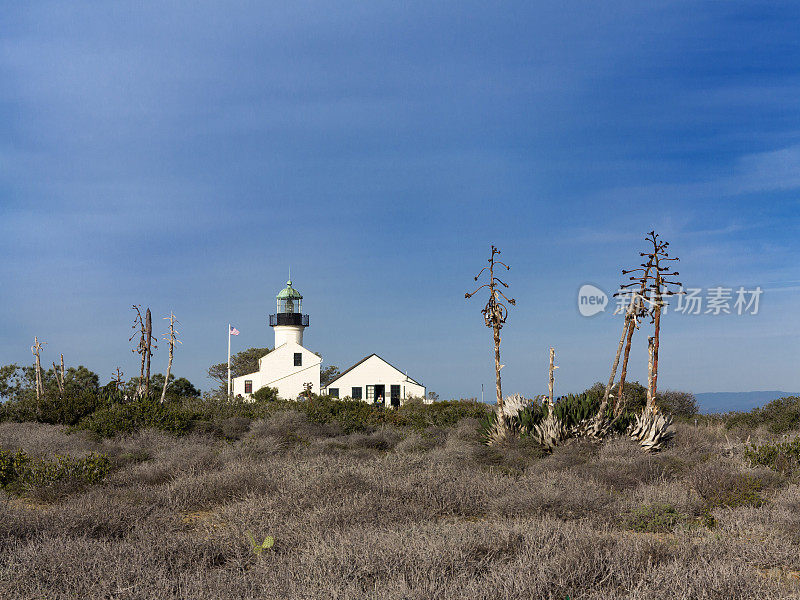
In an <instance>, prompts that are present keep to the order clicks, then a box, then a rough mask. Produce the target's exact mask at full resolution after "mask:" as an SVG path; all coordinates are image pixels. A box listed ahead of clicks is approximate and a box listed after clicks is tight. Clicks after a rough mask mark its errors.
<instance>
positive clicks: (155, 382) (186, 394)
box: [112, 373, 200, 400]
mask: <svg viewBox="0 0 800 600" xmlns="http://www.w3.org/2000/svg"><path fill="white" fill-rule="evenodd" d="M165 381H166V378H165V377H164V374H163V373H156V374H155V375H153V376H152V377H151V378H150V389H151V390H152V391H151V395H152V396H154V397H155V398H160V392H159V391H158V390H163V389H164V382H165ZM112 383H113V382H112ZM142 388H144V385H143V384H142V383H141V382H140V381H139V378H138V377H133V378H131V379H130V381H128V382H127V383H126V384H125V393H126V395H128V396H130V395H133V394H135V393H136V390H137V389H142ZM166 389H167V393H166V396H165V398H166V399H167V400H180V399H181V398H198V397H199V396H200V390H198V389H197V388H196V387H194V385H192V382H191V381H189V380H188V379H186V378H185V377H179V378H177V379H176V378H175V375H174V374H172V373H170V376H169V382H168V383H167V385H166ZM156 394H158V395H156Z"/></svg>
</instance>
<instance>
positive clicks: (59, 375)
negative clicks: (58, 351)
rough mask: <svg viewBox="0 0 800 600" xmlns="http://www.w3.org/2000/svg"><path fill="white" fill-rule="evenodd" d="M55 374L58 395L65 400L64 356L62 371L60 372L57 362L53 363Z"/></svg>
mask: <svg viewBox="0 0 800 600" xmlns="http://www.w3.org/2000/svg"><path fill="white" fill-rule="evenodd" d="M53 373H55V375H56V384H58V393H59V394H60V395H61V399H62V400H63V399H64V355H63V354H62V355H61V371H59V370H58V367H57V366H56V363H55V361H53Z"/></svg>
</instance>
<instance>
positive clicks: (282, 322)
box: [269, 279, 308, 348]
mask: <svg viewBox="0 0 800 600" xmlns="http://www.w3.org/2000/svg"><path fill="white" fill-rule="evenodd" d="M276 299H277V312H276V313H275V314H274V315H270V316H269V324H270V327H272V328H273V329H274V330H275V348H278V347H279V346H282V345H283V344H285V343H286V342H293V343H295V344H298V345H299V346H302V345H303V331H305V328H306V327H308V315H304V314H303V313H302V303H303V295H302V294H301V293H300V292H298V291H297V290H296V289H294V288H293V287H292V281H291V279H290V280H289V281H287V282H286V287H285V288H283V289H282V290H281V291H280V292H278V295H277V296H276Z"/></svg>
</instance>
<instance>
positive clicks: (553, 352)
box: [548, 347, 558, 412]
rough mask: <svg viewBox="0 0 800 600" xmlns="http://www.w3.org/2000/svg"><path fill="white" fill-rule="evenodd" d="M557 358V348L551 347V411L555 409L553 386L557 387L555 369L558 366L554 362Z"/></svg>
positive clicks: (549, 387)
mask: <svg viewBox="0 0 800 600" xmlns="http://www.w3.org/2000/svg"><path fill="white" fill-rule="evenodd" d="M555 358H556V349H555V348H553V347H551V348H550V380H549V386H548V389H549V392H550V394H549V400H548V402H549V404H550V412H552V411H553V406H554V401H553V388H554V387H555V370H556V369H557V368H558V367H556V366H555V365H554V364H553V362H554V361H555Z"/></svg>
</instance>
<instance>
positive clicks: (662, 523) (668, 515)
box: [625, 503, 686, 533]
mask: <svg viewBox="0 0 800 600" xmlns="http://www.w3.org/2000/svg"><path fill="white" fill-rule="evenodd" d="M685 520H686V516H685V515H682V514H681V513H679V512H678V511H677V509H676V508H675V507H674V506H672V505H671V504H668V503H656V504H644V505H642V506H639V507H636V508H635V509H633V510H632V511H631V512H630V513H629V514H628V515H627V516H626V518H625V524H626V525H627V527H628V528H629V529H632V530H633V531H638V532H640V533H667V532H670V531H672V530H673V529H675V526H676V525H678V524H679V523H681V522H683V521H685Z"/></svg>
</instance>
